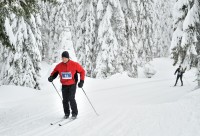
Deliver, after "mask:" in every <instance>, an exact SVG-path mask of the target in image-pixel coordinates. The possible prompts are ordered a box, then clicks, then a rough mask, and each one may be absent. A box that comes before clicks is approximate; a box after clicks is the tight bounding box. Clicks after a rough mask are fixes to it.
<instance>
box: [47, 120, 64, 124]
mask: <svg viewBox="0 0 200 136" xmlns="http://www.w3.org/2000/svg"><path fill="white" fill-rule="evenodd" d="M65 120H66V119H60V120H57V121H54V122H52V123H50V125H55V124H57V123H60V122H62V121H65Z"/></svg>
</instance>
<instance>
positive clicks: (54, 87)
mask: <svg viewBox="0 0 200 136" xmlns="http://www.w3.org/2000/svg"><path fill="white" fill-rule="evenodd" d="M52 85H53V86H54V88H55V90H56V92H57V93H58V95H59V96H60V94H59V92H58V90H57V89H56V87H55V85H54V83H53V82H52ZM60 99H61V101H62V97H61V96H60Z"/></svg>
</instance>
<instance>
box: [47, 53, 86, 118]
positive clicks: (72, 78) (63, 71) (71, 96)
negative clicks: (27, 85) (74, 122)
mask: <svg viewBox="0 0 200 136" xmlns="http://www.w3.org/2000/svg"><path fill="white" fill-rule="evenodd" d="M77 73H80V82H79V83H78V87H79V88H82V87H83V84H84V79H85V70H84V69H83V68H82V66H81V65H80V64H79V63H77V62H74V61H72V60H70V59H69V53H68V52H67V51H64V52H63V53H62V62H61V63H59V64H58V65H56V67H55V68H54V70H53V72H52V73H51V75H50V77H49V78H48V81H49V82H52V81H53V80H54V79H55V78H56V77H57V75H58V74H59V76H60V82H61V83H62V96H63V109H64V113H65V116H64V118H68V117H69V115H70V109H69V104H70V107H71V110H72V118H76V117H77V115H78V109H77V104H76V100H75V94H76V83H77V81H78V78H77Z"/></svg>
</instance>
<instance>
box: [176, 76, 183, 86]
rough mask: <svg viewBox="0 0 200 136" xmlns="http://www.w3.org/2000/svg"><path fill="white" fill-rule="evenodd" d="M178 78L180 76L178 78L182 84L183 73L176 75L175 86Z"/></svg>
mask: <svg viewBox="0 0 200 136" xmlns="http://www.w3.org/2000/svg"><path fill="white" fill-rule="evenodd" d="M179 78H180V80H181V85H183V79H182V78H183V75H177V78H176V83H175V86H176V84H177V82H178V79H179Z"/></svg>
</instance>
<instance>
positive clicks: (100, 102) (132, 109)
mask: <svg viewBox="0 0 200 136" xmlns="http://www.w3.org/2000/svg"><path fill="white" fill-rule="evenodd" d="M153 64H154V66H155V69H156V70H157V73H156V75H154V76H153V77H152V78H144V74H143V72H142V70H140V71H139V73H140V76H139V78H138V79H132V78H129V77H127V76H126V75H125V74H116V75H114V76H112V77H110V78H109V79H104V80H103V79H91V78H86V80H85V84H84V89H85V91H86V93H87V94H88V97H89V98H90V99H91V101H92V103H93V105H94V107H95V108H96V110H97V112H98V113H99V114H100V116H96V114H95V113H94V111H93V109H92V108H91V106H90V105H89V103H88V101H87V99H86V97H85V95H84V93H83V92H82V90H81V89H77V94H76V100H77V104H78V108H79V115H78V119H77V120H75V121H73V122H71V123H69V124H67V125H65V126H62V127H59V126H58V125H55V126H50V122H52V121H55V120H58V119H60V118H62V117H63V115H64V114H63V109H62V103H61V100H60V98H59V96H58V95H57V93H56V92H55V90H54V88H53V86H52V85H51V83H49V82H48V81H47V78H48V76H49V73H50V72H51V70H52V67H51V66H49V65H47V64H46V63H43V64H42V66H43V69H42V72H41V73H42V79H41V83H42V90H40V91H38V90H33V89H30V88H25V87H16V86H0V136H68V135H69V136H200V90H194V91H193V89H194V87H195V85H196V82H193V81H194V80H195V70H194V69H192V70H190V71H187V72H186V73H185V75H184V78H183V81H184V86H183V87H181V86H180V82H179V84H178V86H177V87H172V86H173V85H174V82H175V76H174V71H175V70H176V68H177V67H173V66H172V61H171V60H170V59H167V58H162V59H155V60H154V62H153ZM55 85H56V87H57V88H58V89H59V88H60V83H59V79H56V81H55Z"/></svg>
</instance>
